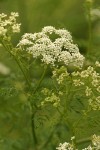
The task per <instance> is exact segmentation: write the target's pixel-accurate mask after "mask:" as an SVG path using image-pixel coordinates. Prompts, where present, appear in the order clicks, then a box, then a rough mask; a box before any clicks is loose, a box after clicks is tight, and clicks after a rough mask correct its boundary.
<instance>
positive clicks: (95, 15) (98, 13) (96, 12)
mask: <svg viewBox="0 0 100 150" xmlns="http://www.w3.org/2000/svg"><path fill="white" fill-rule="evenodd" d="M90 13H91V17H92V20H96V19H100V8H95V9H91V12H90Z"/></svg>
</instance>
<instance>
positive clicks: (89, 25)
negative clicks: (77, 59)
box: [88, 8, 92, 53]
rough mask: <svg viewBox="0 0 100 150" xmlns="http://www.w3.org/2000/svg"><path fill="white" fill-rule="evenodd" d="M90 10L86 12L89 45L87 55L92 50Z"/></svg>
mask: <svg viewBox="0 0 100 150" xmlns="http://www.w3.org/2000/svg"><path fill="white" fill-rule="evenodd" d="M90 11H91V8H89V11H88V29H89V43H88V53H89V52H90V51H91V48H92V23H91V14H90Z"/></svg>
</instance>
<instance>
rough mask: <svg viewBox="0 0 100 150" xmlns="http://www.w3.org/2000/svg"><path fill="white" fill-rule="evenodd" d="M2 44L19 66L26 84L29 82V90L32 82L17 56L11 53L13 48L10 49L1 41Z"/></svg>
mask: <svg viewBox="0 0 100 150" xmlns="http://www.w3.org/2000/svg"><path fill="white" fill-rule="evenodd" d="M1 43H2V45H3V46H4V48H5V49H6V50H7V51H8V53H9V54H10V55H11V56H12V57H13V58H14V60H15V61H16V63H17V65H18V66H19V68H20V70H21V72H22V73H23V75H24V78H25V80H26V82H27V84H28V86H29V88H30V87H31V85H30V82H29V80H28V78H27V76H26V74H25V72H24V70H23V67H22V66H21V64H20V62H19V60H18V59H17V58H16V57H15V55H13V54H12V53H11V51H10V49H11V48H10V47H8V46H6V45H5V44H4V42H3V41H1Z"/></svg>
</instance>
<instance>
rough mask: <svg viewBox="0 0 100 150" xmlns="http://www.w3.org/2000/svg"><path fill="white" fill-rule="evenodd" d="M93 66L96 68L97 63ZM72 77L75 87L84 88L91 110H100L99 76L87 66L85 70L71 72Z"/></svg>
mask: <svg viewBox="0 0 100 150" xmlns="http://www.w3.org/2000/svg"><path fill="white" fill-rule="evenodd" d="M95 65H96V66H98V65H99V63H98V62H96V63H95ZM72 76H73V83H74V85H75V86H84V88H85V95H86V96H87V97H89V105H90V106H91V108H92V109H93V110H100V96H99V95H100V74H99V73H98V72H96V70H95V69H94V68H93V67H91V66H89V67H88V68H87V69H86V70H83V71H80V72H79V71H77V72H73V73H72Z"/></svg>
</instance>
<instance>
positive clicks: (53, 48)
mask: <svg viewBox="0 0 100 150" xmlns="http://www.w3.org/2000/svg"><path fill="white" fill-rule="evenodd" d="M16 17H18V13H11V15H10V16H9V17H8V16H7V15H6V14H4V13H2V14H0V43H1V44H2V46H4V48H5V49H6V50H7V51H8V52H9V53H10V55H11V56H12V57H13V58H14V60H15V61H16V63H17V64H18V66H19V68H20V70H21V72H22V74H23V76H24V79H25V86H24V89H23V90H24V91H25V94H26V98H27V103H28V106H29V108H30V112H31V114H30V115H31V117H30V118H31V127H32V135H33V139H34V150H42V149H43V150H44V149H47V147H48V145H51V146H50V148H51V149H52V148H53V145H56V144H57V143H58V142H57V141H56V142H55V143H54V141H53V139H55V137H54V134H55V135H56V136H57V138H58V139H59V140H61V138H63V135H64V133H65V132H66V130H68V133H69V137H70V136H71V137H72V138H71V140H72V143H71V144H70V143H67V142H65V143H64V144H60V145H59V147H58V148H57V149H58V150H76V149H78V144H79V143H82V142H84V141H85V142H87V139H86V140H79V138H78V132H79V133H80V131H82V129H81V127H80V126H81V125H82V120H86V119H87V118H88V116H89V113H90V112H92V111H100V74H99V72H98V68H99V67H100V62H99V61H96V63H95V64H94V65H93V66H88V67H87V68H85V69H84V61H85V57H84V56H83V55H81V54H80V52H79V49H78V46H77V45H76V44H74V43H73V40H72V36H71V34H70V32H69V31H67V30H66V29H56V28H55V27H52V26H47V27H44V28H43V29H42V31H41V32H39V33H34V34H32V33H25V34H24V35H23V36H22V39H21V40H20V41H19V43H18V44H17V46H16V47H14V46H13V44H12V42H11V40H12V35H13V34H14V33H17V32H20V24H19V23H17V21H16ZM35 62H37V64H38V65H39V66H40V67H42V68H43V72H42V75H41V77H40V79H38V78H35V77H34V75H33V77H32V75H30V74H29V72H30V69H32V68H31V66H32V65H33V64H35ZM48 68H49V70H50V72H51V73H50V75H49V77H48V78H49V80H50V85H48V83H47V81H48V80H47V81H46V83H45V79H46V78H47V75H46V72H47V70H48ZM72 68H73V69H72ZM72 70H73V71H72ZM33 78H34V79H33ZM33 82H34V83H33ZM41 112H42V113H43V112H45V113H44V114H43V115H42V114H41ZM46 113H47V114H46ZM52 115H53V116H54V117H55V118H56V119H55V118H53V117H51V116H52ZM40 116H42V117H40ZM90 118H91V117H90ZM53 119H54V121H53ZM45 120H49V123H51V122H52V124H53V125H52V126H53V130H52V131H51V132H50V134H49V132H48V133H46V135H45V136H42V135H41V133H42V131H41V133H38V134H37V131H36V127H37V124H36V122H38V123H39V124H43V122H45ZM49 123H48V125H47V126H50V125H49ZM43 126H44V131H45V128H48V127H46V126H45V123H44V124H43ZM78 126H79V131H77V128H78ZM60 127H64V128H66V129H65V130H64V131H63V130H61V131H57V129H59V128H60ZM62 133H63V134H62ZM64 137H66V135H64ZM67 137H68V136H67ZM75 137H76V138H75ZM59 140H58V141H59ZM90 140H91V138H89V139H88V141H90ZM48 149H49V148H48ZM53 149H54V148H53ZM55 149H56V146H55ZM99 149H100V137H99V136H96V135H93V138H92V144H90V145H89V146H88V147H87V148H84V149H82V150H99Z"/></svg>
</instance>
